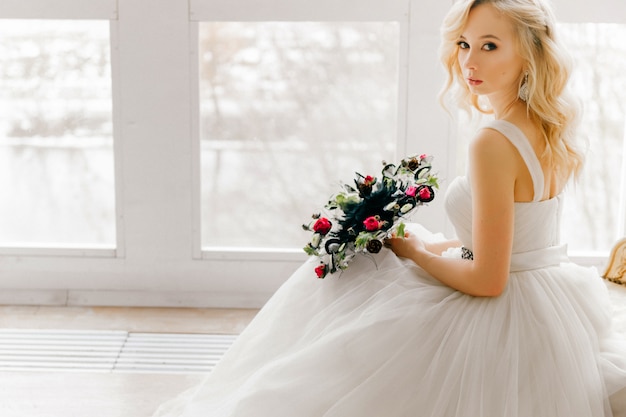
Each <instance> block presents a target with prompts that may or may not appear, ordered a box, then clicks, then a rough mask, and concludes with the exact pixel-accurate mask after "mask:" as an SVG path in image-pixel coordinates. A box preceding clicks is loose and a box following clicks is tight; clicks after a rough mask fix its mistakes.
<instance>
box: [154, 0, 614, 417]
mask: <svg viewBox="0 0 626 417" xmlns="http://www.w3.org/2000/svg"><path fill="white" fill-rule="evenodd" d="M554 30H555V24H554V20H553V17H552V14H551V11H550V10H549V9H548V7H547V5H546V4H545V3H544V1H543V0H482V1H481V0H462V1H459V2H457V3H456V4H455V5H454V6H453V7H452V9H451V10H450V12H449V14H448V16H447V17H446V19H445V21H444V23H443V44H442V49H441V51H442V59H443V63H444V65H445V67H446V69H447V71H448V83H447V85H446V91H451V90H453V87H455V89H456V91H457V92H458V93H459V94H457V96H458V98H459V100H460V103H461V104H462V105H466V106H468V105H472V106H474V107H475V108H477V109H478V110H479V111H482V112H485V113H492V114H493V120H492V121H491V122H489V123H488V124H487V125H486V126H484V128H482V129H481V130H479V131H478V133H477V134H476V136H475V137H474V139H473V140H472V142H471V144H470V147H469V169H468V173H467V176H466V177H460V178H457V179H456V180H455V181H453V182H452V183H451V184H450V186H449V189H448V192H447V195H446V200H445V205H446V210H447V212H448V215H449V217H450V219H451V221H452V223H453V224H454V226H455V229H456V233H457V236H458V240H454V241H446V240H444V239H443V238H442V237H441V236H440V235H436V234H431V233H430V232H428V231H427V230H425V229H424V228H423V227H421V226H419V225H410V227H407V232H406V234H405V236H399V237H393V238H391V239H389V240H388V242H387V244H388V246H389V247H390V249H391V250H383V251H381V252H380V253H378V254H376V255H374V256H375V257H376V265H377V267H374V266H373V263H371V261H370V260H369V259H366V258H365V257H360V258H356V259H355V260H354V261H353V262H352V264H351V265H350V267H349V268H348V269H347V270H346V271H345V272H344V273H343V274H342V275H341V276H339V277H337V276H329V277H327V278H326V279H325V280H317V279H316V278H315V273H314V268H315V267H316V264H315V262H306V263H305V264H304V265H302V266H301V267H300V269H298V270H297V271H296V272H295V273H294V274H293V276H292V277H290V278H289V280H288V281H287V282H286V283H285V284H284V285H283V286H282V287H281V288H280V289H279V290H278V291H277V292H276V294H275V295H274V296H273V297H272V299H271V300H270V301H269V302H268V303H267V304H266V305H265V307H264V308H263V309H262V310H261V311H260V312H259V314H258V315H257V317H256V318H255V319H254V320H253V322H252V323H251V324H250V325H249V327H248V328H247V329H246V330H245V331H244V332H243V333H242V334H241V336H240V337H239V338H238V340H237V341H236V342H235V344H234V345H233V346H232V348H231V349H230V350H229V352H228V353H227V354H226V355H225V356H224V358H223V360H222V361H221V362H220V363H219V364H218V366H217V367H216V368H215V370H214V371H213V372H212V373H211V374H210V375H208V376H207V377H206V379H205V380H204V382H203V383H201V384H200V385H199V386H198V387H196V388H195V389H193V390H192V391H191V392H189V393H188V394H187V395H185V396H182V397H180V398H177V399H174V400H172V401H169V402H167V403H166V404H164V405H163V406H162V407H161V409H160V410H159V411H158V414H157V415H160V416H180V417H200V416H211V417H367V416H372V417H374V416H375V417H382V416H384V417H416V416H425V417H448V416H450V417H452V416H456V417H583V416H584V417H609V416H618V415H619V416H626V340H624V339H623V338H620V337H619V336H618V335H617V333H616V332H614V331H613V330H612V328H611V316H610V314H611V312H610V307H609V301H608V294H607V289H606V287H605V285H604V282H603V281H602V280H601V279H600V278H599V277H598V275H597V273H596V271H595V270H594V269H590V268H583V267H581V266H578V265H575V264H572V263H570V262H569V261H568V259H567V255H566V248H565V246H562V245H560V242H559V218H560V212H561V204H562V190H563V188H564V187H565V185H566V183H567V182H568V180H569V179H570V178H571V177H573V176H575V175H576V173H577V171H578V170H579V169H580V167H581V165H582V157H581V154H580V153H579V152H578V151H577V150H576V149H575V147H574V146H573V136H574V133H575V132H574V119H575V115H576V112H575V110H574V107H573V106H572V105H571V104H570V101H569V99H568V97H567V95H566V93H565V87H566V84H567V80H568V74H569V72H568V67H567V65H566V64H565V62H566V61H565V60H564V58H563V55H562V51H561V49H560V48H561V47H560V45H559V44H558V43H557V40H556V38H555V33H554ZM479 98H480V101H479Z"/></svg>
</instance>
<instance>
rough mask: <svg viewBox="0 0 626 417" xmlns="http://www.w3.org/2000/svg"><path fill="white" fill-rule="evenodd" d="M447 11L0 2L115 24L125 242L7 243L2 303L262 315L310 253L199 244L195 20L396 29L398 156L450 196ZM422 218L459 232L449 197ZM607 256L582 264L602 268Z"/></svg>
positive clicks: (370, 1) (235, 1) (374, 4)
mask: <svg viewBox="0 0 626 417" xmlns="http://www.w3.org/2000/svg"><path fill="white" fill-rule="evenodd" d="M451 3H452V0H448V1H444V2H441V1H439V0H390V1H389V2H379V1H377V0H365V1H363V0H344V1H342V2H337V1H335V0H320V1H318V2H315V3H311V2H310V1H309V0H258V1H255V2H249V1H247V0H212V1H204V0H189V1H188V2H182V1H170V2H158V4H157V3H156V2H155V3H154V4H151V5H150V7H147V6H146V3H145V2H140V1H137V0H92V1H89V2H85V1H83V0H5V1H3V2H1V3H0V18H19V19H23V18H33V19H34V18H39V19H107V20H109V21H110V27H111V54H112V57H111V65H112V69H111V72H112V78H113V80H112V85H113V129H114V131H113V134H114V138H113V140H114V153H115V155H114V160H115V167H114V169H115V183H116V190H115V196H116V210H117V212H116V221H117V224H116V227H117V242H116V247H115V248H114V249H112V248H82V247H81V248H67V247H60V248H1V249H0V288H1V289H2V291H0V303H12V304H48V305H127V306H128V305H130V306H188V307H252V308H256V307H260V306H261V305H262V304H263V303H264V302H265V301H266V300H267V299H268V298H269V297H270V296H271V294H273V293H274V291H275V290H276V289H277V288H278V287H279V286H280V285H281V284H282V283H283V282H284V281H285V280H286V279H287V278H288V277H289V276H290V275H291V273H292V272H293V271H294V270H295V269H297V268H298V267H299V266H300V265H301V263H302V261H303V260H304V259H305V258H306V255H304V253H302V252H301V251H300V250H299V249H285V250H275V249H263V248H259V249H254V250H252V249H243V250H238V249H233V248H217V249H214V250H209V251H206V250H203V248H202V247H201V236H200V164H199V158H200V156H199V146H200V142H199V129H198V116H199V115H198V112H199V107H198V95H197V92H198V74H197V73H198V57H197V53H198V51H197V48H198V42H197V31H198V22H199V21H204V20H208V21H264V20H265V21H277V20H283V21H358V20H363V21H367V20H370V21H371V20H395V21H398V22H400V36H401V51H400V60H401V61H400V71H401V74H400V86H399V87H400V88H399V98H398V129H397V131H398V137H397V152H398V154H409V153H414V152H420V153H429V154H432V155H435V158H436V159H435V165H436V167H437V170H438V174H439V176H440V178H441V179H442V185H443V187H442V188H443V189H442V192H441V194H440V195H442V196H443V193H444V192H445V189H446V186H447V184H448V183H449V182H450V181H451V180H452V178H453V177H454V176H455V175H456V165H457V164H456V151H455V150H456V146H457V142H456V138H455V132H456V127H455V121H454V120H452V119H451V118H450V117H449V116H448V115H447V114H446V112H445V111H444V110H442V109H441V108H440V107H439V106H438V105H437V104H436V103H437V96H438V92H439V88H440V86H441V84H442V82H443V78H444V74H443V73H442V71H441V68H440V65H439V60H438V56H437V55H438V52H437V50H438V45H439V25H440V22H441V19H442V18H443V16H444V15H445V13H446V11H447V9H448V7H449V5H450V4H451ZM553 3H554V5H555V8H556V15H557V17H558V18H559V20H560V21H563V22H576V21H593V22H613V23H622V24H624V23H626V10H624V9H623V8H622V7H621V4H619V3H618V2H617V0H598V1H597V2H594V4H593V7H589V5H588V3H586V2H584V0H573V1H570V0H553ZM139 27H141V28H142V31H141V32H143V33H138V31H137V28H139ZM146 68H149V69H152V71H146ZM625 151H626V143H625ZM624 161H626V158H625V159H624V160H623V163H622V192H621V196H620V210H622V212H624V213H625V215H624V217H623V219H622V222H621V225H620V226H619V227H620V230H621V231H622V233H625V232H626V230H625V224H626V162H624ZM419 221H420V222H422V223H424V224H425V225H427V227H428V228H429V229H431V230H433V231H441V232H442V233H444V234H445V235H446V236H452V235H453V230H452V227H451V225H450V223H449V222H448V221H447V220H446V218H445V213H444V210H443V198H440V199H436V200H435V201H434V202H433V203H432V204H431V205H429V206H428V207H424V208H422V209H420V212H419ZM607 257H608V254H606V256H597V255H593V254H581V256H578V255H576V256H572V259H573V260H574V261H576V262H578V263H581V264H583V265H593V266H600V267H602V265H603V264H604V263H605V262H606V259H607ZM312 279H314V278H313V277H312Z"/></svg>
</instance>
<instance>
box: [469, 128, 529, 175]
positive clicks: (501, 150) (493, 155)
mask: <svg viewBox="0 0 626 417" xmlns="http://www.w3.org/2000/svg"><path fill="white" fill-rule="evenodd" d="M469 155H470V163H472V162H473V163H478V164H479V165H482V166H485V164H486V165H489V166H493V167H504V166H506V167H508V168H509V169H511V168H515V167H516V165H517V163H518V157H519V153H518V152H517V149H516V148H515V146H514V145H513V144H512V143H511V142H510V141H509V140H508V139H507V138H506V136H504V135H503V134H502V133H500V132H498V131H497V130H495V129H490V128H484V129H481V130H479V131H478V133H477V134H476V135H475V136H474V138H473V139H472V140H471V142H470V144H469Z"/></svg>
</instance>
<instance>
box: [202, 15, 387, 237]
mask: <svg viewBox="0 0 626 417" xmlns="http://www.w3.org/2000/svg"><path fill="white" fill-rule="evenodd" d="M398 26H399V25H398V23H397V22H357V23H346V22H216V23H201V24H200V30H199V42H200V45H199V60H200V63H199V65H200V101H199V102H200V109H201V111H200V139H201V182H202V194H201V200H202V216H201V218H202V244H203V246H208V247H216V246H218V247H223V246H231V247H265V248H267V247H269V248H279V247H296V248H297V247H301V246H302V244H303V243H302V242H303V241H305V240H306V238H305V235H304V234H303V233H302V229H301V228H300V227H299V226H298V225H299V224H303V223H308V222H309V221H310V216H311V214H312V213H314V212H315V211H318V212H319V210H320V209H321V208H322V206H323V204H324V203H325V202H326V201H325V198H327V197H329V196H330V195H331V194H332V193H334V192H336V191H337V190H338V188H337V187H338V184H337V181H338V180H341V179H345V180H346V181H347V180H350V179H351V178H352V177H353V175H354V171H355V170H357V171H359V172H361V173H363V174H370V173H376V174H377V173H378V172H379V171H380V169H381V168H382V161H383V160H387V161H390V160H392V159H393V157H394V155H395V150H396V143H397V112H398V110H397V108H398V91H397V89H398V54H399V27H398Z"/></svg>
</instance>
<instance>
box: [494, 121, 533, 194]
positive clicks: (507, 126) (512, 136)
mask: <svg viewBox="0 0 626 417" xmlns="http://www.w3.org/2000/svg"><path fill="white" fill-rule="evenodd" d="M484 127H485V128H489V129H494V130H497V131H498V132H500V133H502V134H503V135H504V136H505V137H506V138H507V139H508V140H509V141H510V142H511V143H512V144H513V146H515V148H516V149H517V151H518V152H519V153H520V155H521V156H522V159H524V162H525V163H526V167H527V168H528V172H529V173H530V176H531V178H532V180H533V188H534V197H533V201H541V198H542V197H543V188H544V177H543V170H542V169H541V164H540V163H539V159H538V158H537V155H536V154H535V151H534V150H533V148H532V146H531V145H530V141H529V140H528V138H527V137H526V135H524V132H522V131H521V130H520V128H518V127H517V126H515V125H514V124H513V123H511V122H507V121H506V120H493V121H491V122H489V123H488V124H486V125H485V126H484Z"/></svg>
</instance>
